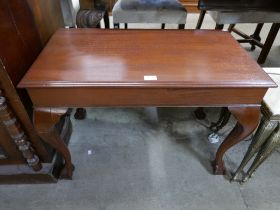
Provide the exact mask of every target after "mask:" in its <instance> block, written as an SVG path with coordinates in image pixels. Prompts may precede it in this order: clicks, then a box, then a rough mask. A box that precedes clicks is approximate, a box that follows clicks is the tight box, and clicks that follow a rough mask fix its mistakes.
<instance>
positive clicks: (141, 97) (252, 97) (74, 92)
mask: <svg viewBox="0 0 280 210" xmlns="http://www.w3.org/2000/svg"><path fill="white" fill-rule="evenodd" d="M108 85H109V84H108ZM131 85H133V83H132V84H131ZM114 86H115V87H94V86H93V87H92V88H90V87H75V86H73V87H65V88H29V89H28V92H29V95H30V97H31V98H32V101H33V103H34V106H36V107H48V106H51V107H65V106H66V105H67V107H77V108H79V107H92V106H99V107H102V106H221V107H222V106H229V105H231V104H239V105H242V104H253V105H257V104H260V103H261V100H262V97H263V96H264V94H265V92H266V88H223V89H222V88H207V86H205V87H204V88H189V87H176V86H175V87H172V86H169V84H168V83H166V87H164V84H162V85H161V87H154V88H153V87H147V88H144V87H137V83H135V86H134V87H122V88H120V87H116V86H117V85H116V84H114ZM147 86H149V83H147ZM240 93H242V94H240ZM42 95H43V96H44V97H42ZM229 96H230V97H229Z"/></svg>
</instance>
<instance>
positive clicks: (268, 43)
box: [196, 10, 280, 64]
mask: <svg viewBox="0 0 280 210" xmlns="http://www.w3.org/2000/svg"><path fill="white" fill-rule="evenodd" d="M205 14H206V10H201V12H200V15H199V18H198V21H197V25H196V29H200V28H201V25H202V22H203V20H204V17H205ZM235 25H236V24H230V25H229V28H228V31H229V32H230V33H231V32H234V33H236V34H237V35H239V36H240V37H242V38H243V39H238V42H239V43H250V44H251V45H252V47H251V50H254V49H255V46H258V47H259V48H261V49H262V50H261V53H260V55H259V57H258V60H257V62H258V63H259V64H263V63H264V62H265V60H266V58H267V56H268V54H269V51H270V49H271V47H272V45H273V42H274V40H275V38H276V36H277V33H278V31H279V28H280V23H273V24H272V26H271V28H270V30H269V33H268V35H267V38H266V40H265V42H264V43H261V38H260V32H261V30H262V27H263V25H264V23H259V24H258V25H257V26H256V29H255V31H254V33H253V34H252V35H247V34H245V33H243V32H242V31H240V30H238V29H236V28H235ZM223 28H224V25H223V24H216V26H215V29H216V30H222V29H223Z"/></svg>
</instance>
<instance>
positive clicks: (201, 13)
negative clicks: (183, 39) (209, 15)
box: [195, 10, 206, 29]
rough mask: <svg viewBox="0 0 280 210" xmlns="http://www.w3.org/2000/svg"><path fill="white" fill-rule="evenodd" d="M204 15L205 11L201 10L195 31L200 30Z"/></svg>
mask: <svg viewBox="0 0 280 210" xmlns="http://www.w3.org/2000/svg"><path fill="white" fill-rule="evenodd" d="M205 13H206V10H201V12H200V14H199V18H198V21H197V24H196V27H195V29H200V28H201V25H202V22H203V20H204V16H205Z"/></svg>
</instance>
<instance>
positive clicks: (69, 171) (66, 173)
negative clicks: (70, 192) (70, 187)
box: [59, 165, 75, 180]
mask: <svg viewBox="0 0 280 210" xmlns="http://www.w3.org/2000/svg"><path fill="white" fill-rule="evenodd" d="M74 170H75V166H74V165H71V166H70V167H69V166H67V165H64V167H63V168H62V170H61V172H60V174H59V178H61V179H69V180H72V176H73V171H74Z"/></svg>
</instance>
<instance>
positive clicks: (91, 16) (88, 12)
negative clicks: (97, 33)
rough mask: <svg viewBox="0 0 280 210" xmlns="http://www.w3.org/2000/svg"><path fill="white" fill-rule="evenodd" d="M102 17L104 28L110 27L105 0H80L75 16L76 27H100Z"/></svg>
mask: <svg viewBox="0 0 280 210" xmlns="http://www.w3.org/2000/svg"><path fill="white" fill-rule="evenodd" d="M90 3H91V4H90ZM102 19H103V20H104V25H105V28H110V21H109V12H108V5H107V4H106V2H105V1H102V0H91V2H89V1H80V10H79V11H78V13H77V18H76V23H77V27H78V28H100V27H101V26H100V21H101V20H102Z"/></svg>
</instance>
